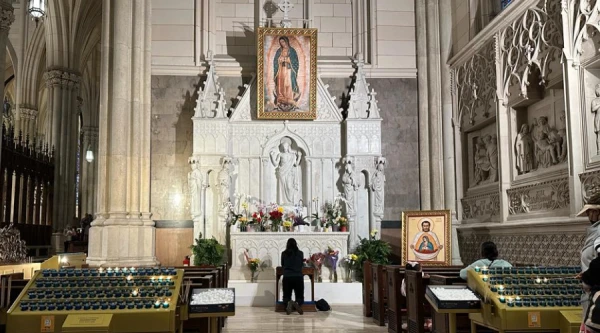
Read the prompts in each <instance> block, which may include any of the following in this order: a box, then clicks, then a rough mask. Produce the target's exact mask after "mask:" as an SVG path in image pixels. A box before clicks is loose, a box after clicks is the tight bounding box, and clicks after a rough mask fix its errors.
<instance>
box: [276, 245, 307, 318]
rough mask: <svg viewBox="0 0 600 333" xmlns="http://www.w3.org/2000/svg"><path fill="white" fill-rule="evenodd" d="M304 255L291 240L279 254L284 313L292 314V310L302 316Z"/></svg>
mask: <svg viewBox="0 0 600 333" xmlns="http://www.w3.org/2000/svg"><path fill="white" fill-rule="evenodd" d="M303 261H304V253H302V251H300V249H298V244H297V243H296V240H295V239H293V238H290V239H288V241H287V245H286V248H285V251H283V253H281V265H282V266H283V304H285V312H286V313H287V314H290V313H292V311H293V310H296V311H298V313H299V314H303V313H304V312H303V311H302V304H303V303H304V276H303V275H302V267H303V266H304V264H303ZM292 290H293V291H294V296H295V297H294V298H295V300H296V301H295V302H294V301H292Z"/></svg>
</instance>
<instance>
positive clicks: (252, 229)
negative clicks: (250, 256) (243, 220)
mask: <svg viewBox="0 0 600 333" xmlns="http://www.w3.org/2000/svg"><path fill="white" fill-rule="evenodd" d="M247 231H248V232H254V225H252V224H248V227H247Z"/></svg>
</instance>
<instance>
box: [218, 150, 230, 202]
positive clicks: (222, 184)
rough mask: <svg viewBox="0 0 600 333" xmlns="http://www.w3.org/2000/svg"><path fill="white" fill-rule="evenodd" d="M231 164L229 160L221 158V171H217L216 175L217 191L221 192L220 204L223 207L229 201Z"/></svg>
mask: <svg viewBox="0 0 600 333" xmlns="http://www.w3.org/2000/svg"><path fill="white" fill-rule="evenodd" d="M231 162H232V161H231V159H230V158H227V157H226V158H223V162H222V164H221V171H219V174H218V175H217V181H218V184H219V190H220V191H221V202H222V203H223V205H225V204H226V203H227V202H229V201H231V191H230V189H229V187H230V186H231Z"/></svg>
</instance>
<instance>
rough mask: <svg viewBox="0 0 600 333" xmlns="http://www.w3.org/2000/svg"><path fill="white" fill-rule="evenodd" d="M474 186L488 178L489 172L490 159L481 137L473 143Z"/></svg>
mask: <svg viewBox="0 0 600 333" xmlns="http://www.w3.org/2000/svg"><path fill="white" fill-rule="evenodd" d="M474 160H475V185H479V184H481V183H482V182H483V181H484V180H486V179H487V178H488V174H489V171H490V159H489V157H488V153H487V149H486V148H485V143H484V142H483V139H482V138H481V137H479V138H477V142H476V143H475V157H474Z"/></svg>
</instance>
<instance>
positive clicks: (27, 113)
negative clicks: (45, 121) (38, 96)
mask: <svg viewBox="0 0 600 333" xmlns="http://www.w3.org/2000/svg"><path fill="white" fill-rule="evenodd" d="M38 113H39V111H38V110H37V109H34V108H30V107H26V106H19V117H21V119H28V120H35V119H36V118H37V116H38Z"/></svg>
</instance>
